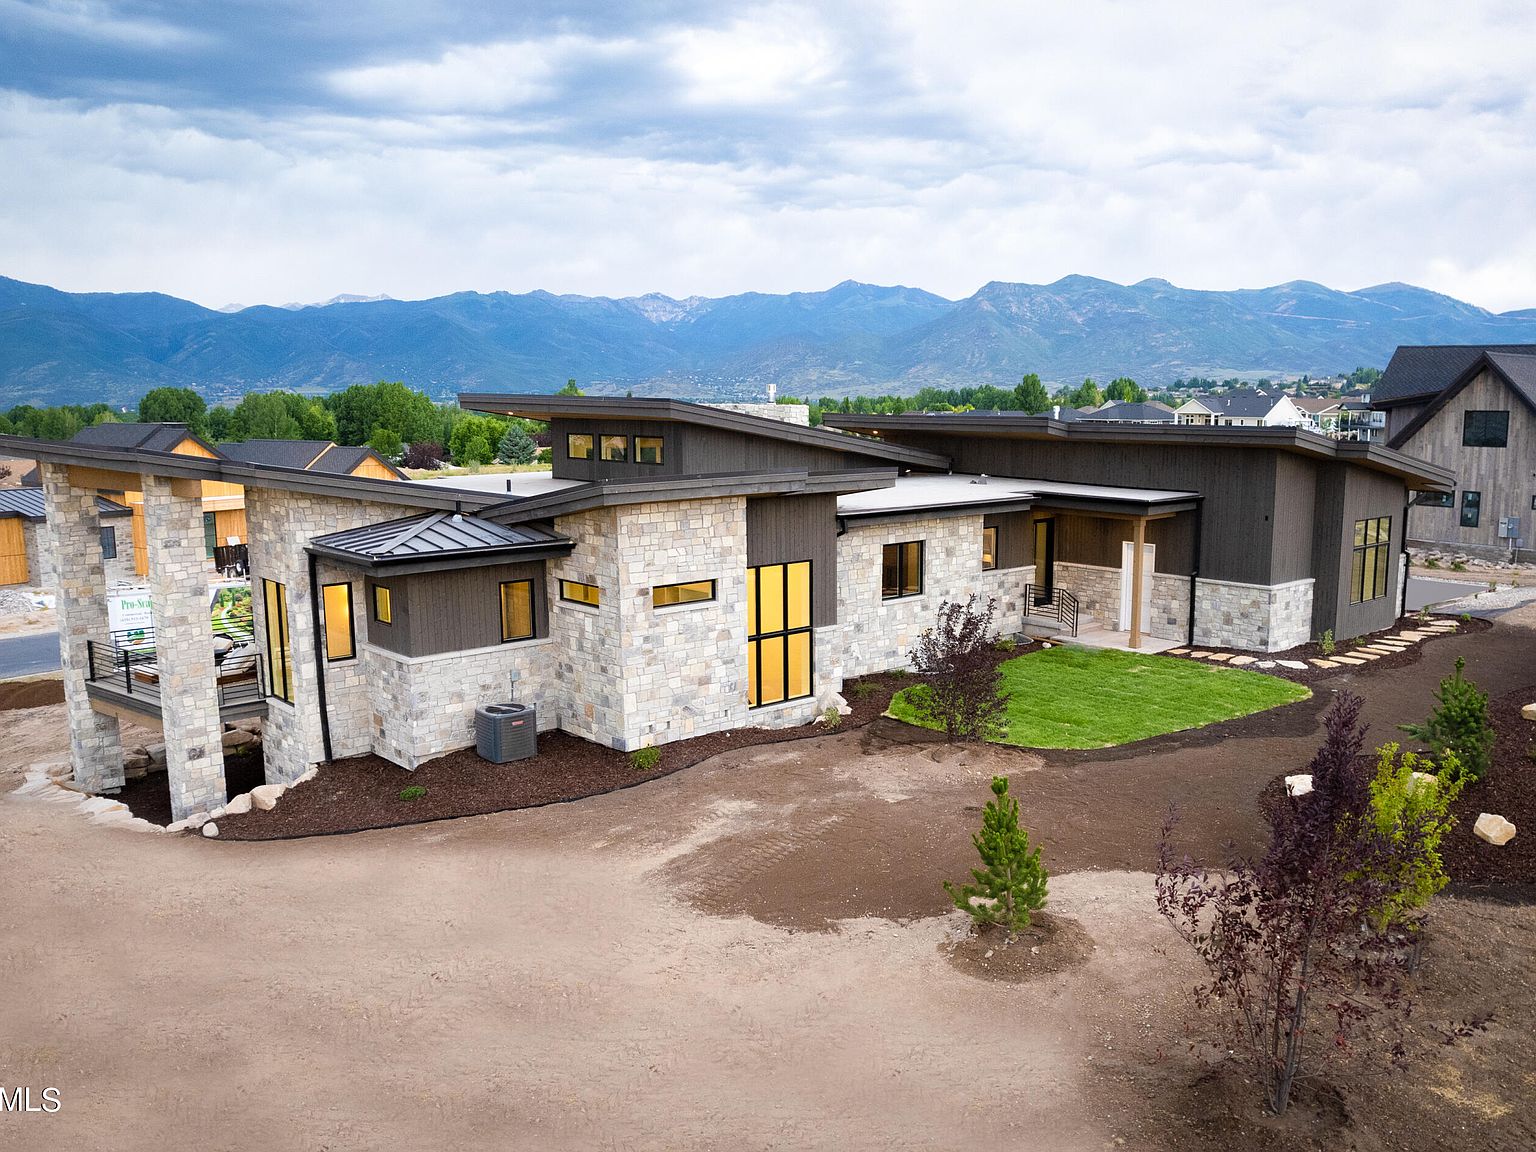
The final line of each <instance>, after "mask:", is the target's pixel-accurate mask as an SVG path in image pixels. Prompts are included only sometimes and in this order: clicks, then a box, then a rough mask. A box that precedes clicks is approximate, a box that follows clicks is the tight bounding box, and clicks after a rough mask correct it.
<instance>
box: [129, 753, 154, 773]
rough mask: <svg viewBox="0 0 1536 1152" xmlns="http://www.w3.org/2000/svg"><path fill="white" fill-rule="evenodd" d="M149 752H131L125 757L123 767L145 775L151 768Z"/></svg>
mask: <svg viewBox="0 0 1536 1152" xmlns="http://www.w3.org/2000/svg"><path fill="white" fill-rule="evenodd" d="M149 764H150V760H149V753H148V752H130V753H128V755H126V756H124V757H123V768H124V769H125V770H127V771H129V772H137V773H139V775H141V776H142V775H143V774H144V773H145V772H146V771H148V769H149Z"/></svg>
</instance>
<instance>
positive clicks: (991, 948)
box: [940, 912, 1094, 984]
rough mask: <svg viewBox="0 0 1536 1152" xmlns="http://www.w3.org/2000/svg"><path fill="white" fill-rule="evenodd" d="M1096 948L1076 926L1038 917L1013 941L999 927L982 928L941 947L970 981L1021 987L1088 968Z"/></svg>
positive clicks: (1061, 918)
mask: <svg viewBox="0 0 1536 1152" xmlns="http://www.w3.org/2000/svg"><path fill="white" fill-rule="evenodd" d="M1093 947H1094V945H1093V937H1091V936H1089V935H1088V933H1087V931H1085V930H1084V928H1083V926H1082V925H1081V924H1079V923H1078V922H1077V921H1076V920H1073V919H1070V918H1068V917H1066V916H1053V915H1052V914H1051V913H1049V912H1036V913H1034V914H1032V915H1031V916H1030V918H1029V927H1028V928H1025V929H1024V930H1023V931H1021V932H1017V933H1014V934H1013V936H1012V938H1011V939H1010V938H1009V933H1008V932H1007V931H1006V930H1005V929H1003V928H1000V927H998V926H997V925H996V924H984V925H976V926H973V927H972V928H971V930H970V932H968V933H967V934H966V935H965V936H963V937H961V938H960V939H959V940H957V941H955V942H954V943H953V944H947V945H940V950H941V951H944V952H947V953H948V956H949V962H950V963H951V964H953V965H954V966H955V968H957V969H958V970H959V971H961V972H964V973H965V974H966V975H967V976H976V977H979V978H980V979H983V980H1003V981H1006V982H1008V983H1011V984H1020V983H1023V982H1024V981H1026V980H1032V979H1034V978H1035V977H1037V976H1048V975H1050V974H1051V973H1053V972H1065V971H1067V970H1068V969H1069V968H1076V967H1077V966H1078V965H1080V964H1085V963H1087V961H1088V957H1090V956H1092V955H1093Z"/></svg>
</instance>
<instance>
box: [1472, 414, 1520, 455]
mask: <svg viewBox="0 0 1536 1152" xmlns="http://www.w3.org/2000/svg"><path fill="white" fill-rule="evenodd" d="M1461 444H1462V447H1464V448H1507V447H1508V446H1509V413H1508V412H1479V411H1469V412H1466V413H1463V414H1462V423H1461Z"/></svg>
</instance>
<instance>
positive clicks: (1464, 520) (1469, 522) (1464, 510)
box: [1461, 492, 1483, 528]
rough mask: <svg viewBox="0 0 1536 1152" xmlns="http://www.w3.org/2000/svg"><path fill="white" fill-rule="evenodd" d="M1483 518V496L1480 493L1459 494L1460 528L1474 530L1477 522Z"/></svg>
mask: <svg viewBox="0 0 1536 1152" xmlns="http://www.w3.org/2000/svg"><path fill="white" fill-rule="evenodd" d="M1482 517H1483V494H1482V493H1481V492H1463V493H1462V494H1461V526H1462V527H1463V528H1476V527H1477V522H1478V521H1479V520H1481V519H1482Z"/></svg>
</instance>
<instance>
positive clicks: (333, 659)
mask: <svg viewBox="0 0 1536 1152" xmlns="http://www.w3.org/2000/svg"><path fill="white" fill-rule="evenodd" d="M331 588H345V589H346V590H347V654H346V655H345V656H332V655H331V613H330V610H329V607H328V605H327V604H326V602H325V593H326V591H327V590H328V589H331ZM320 623H321V626H322V627H323V628H324V630H325V662H326V663H327V664H340V663H342V662H344V661H347V660H356V659H357V608H356V605H355V604H354V603H353V601H352V581H350V580H336V581H333V582H332V583H330V584H322V585H320Z"/></svg>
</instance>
